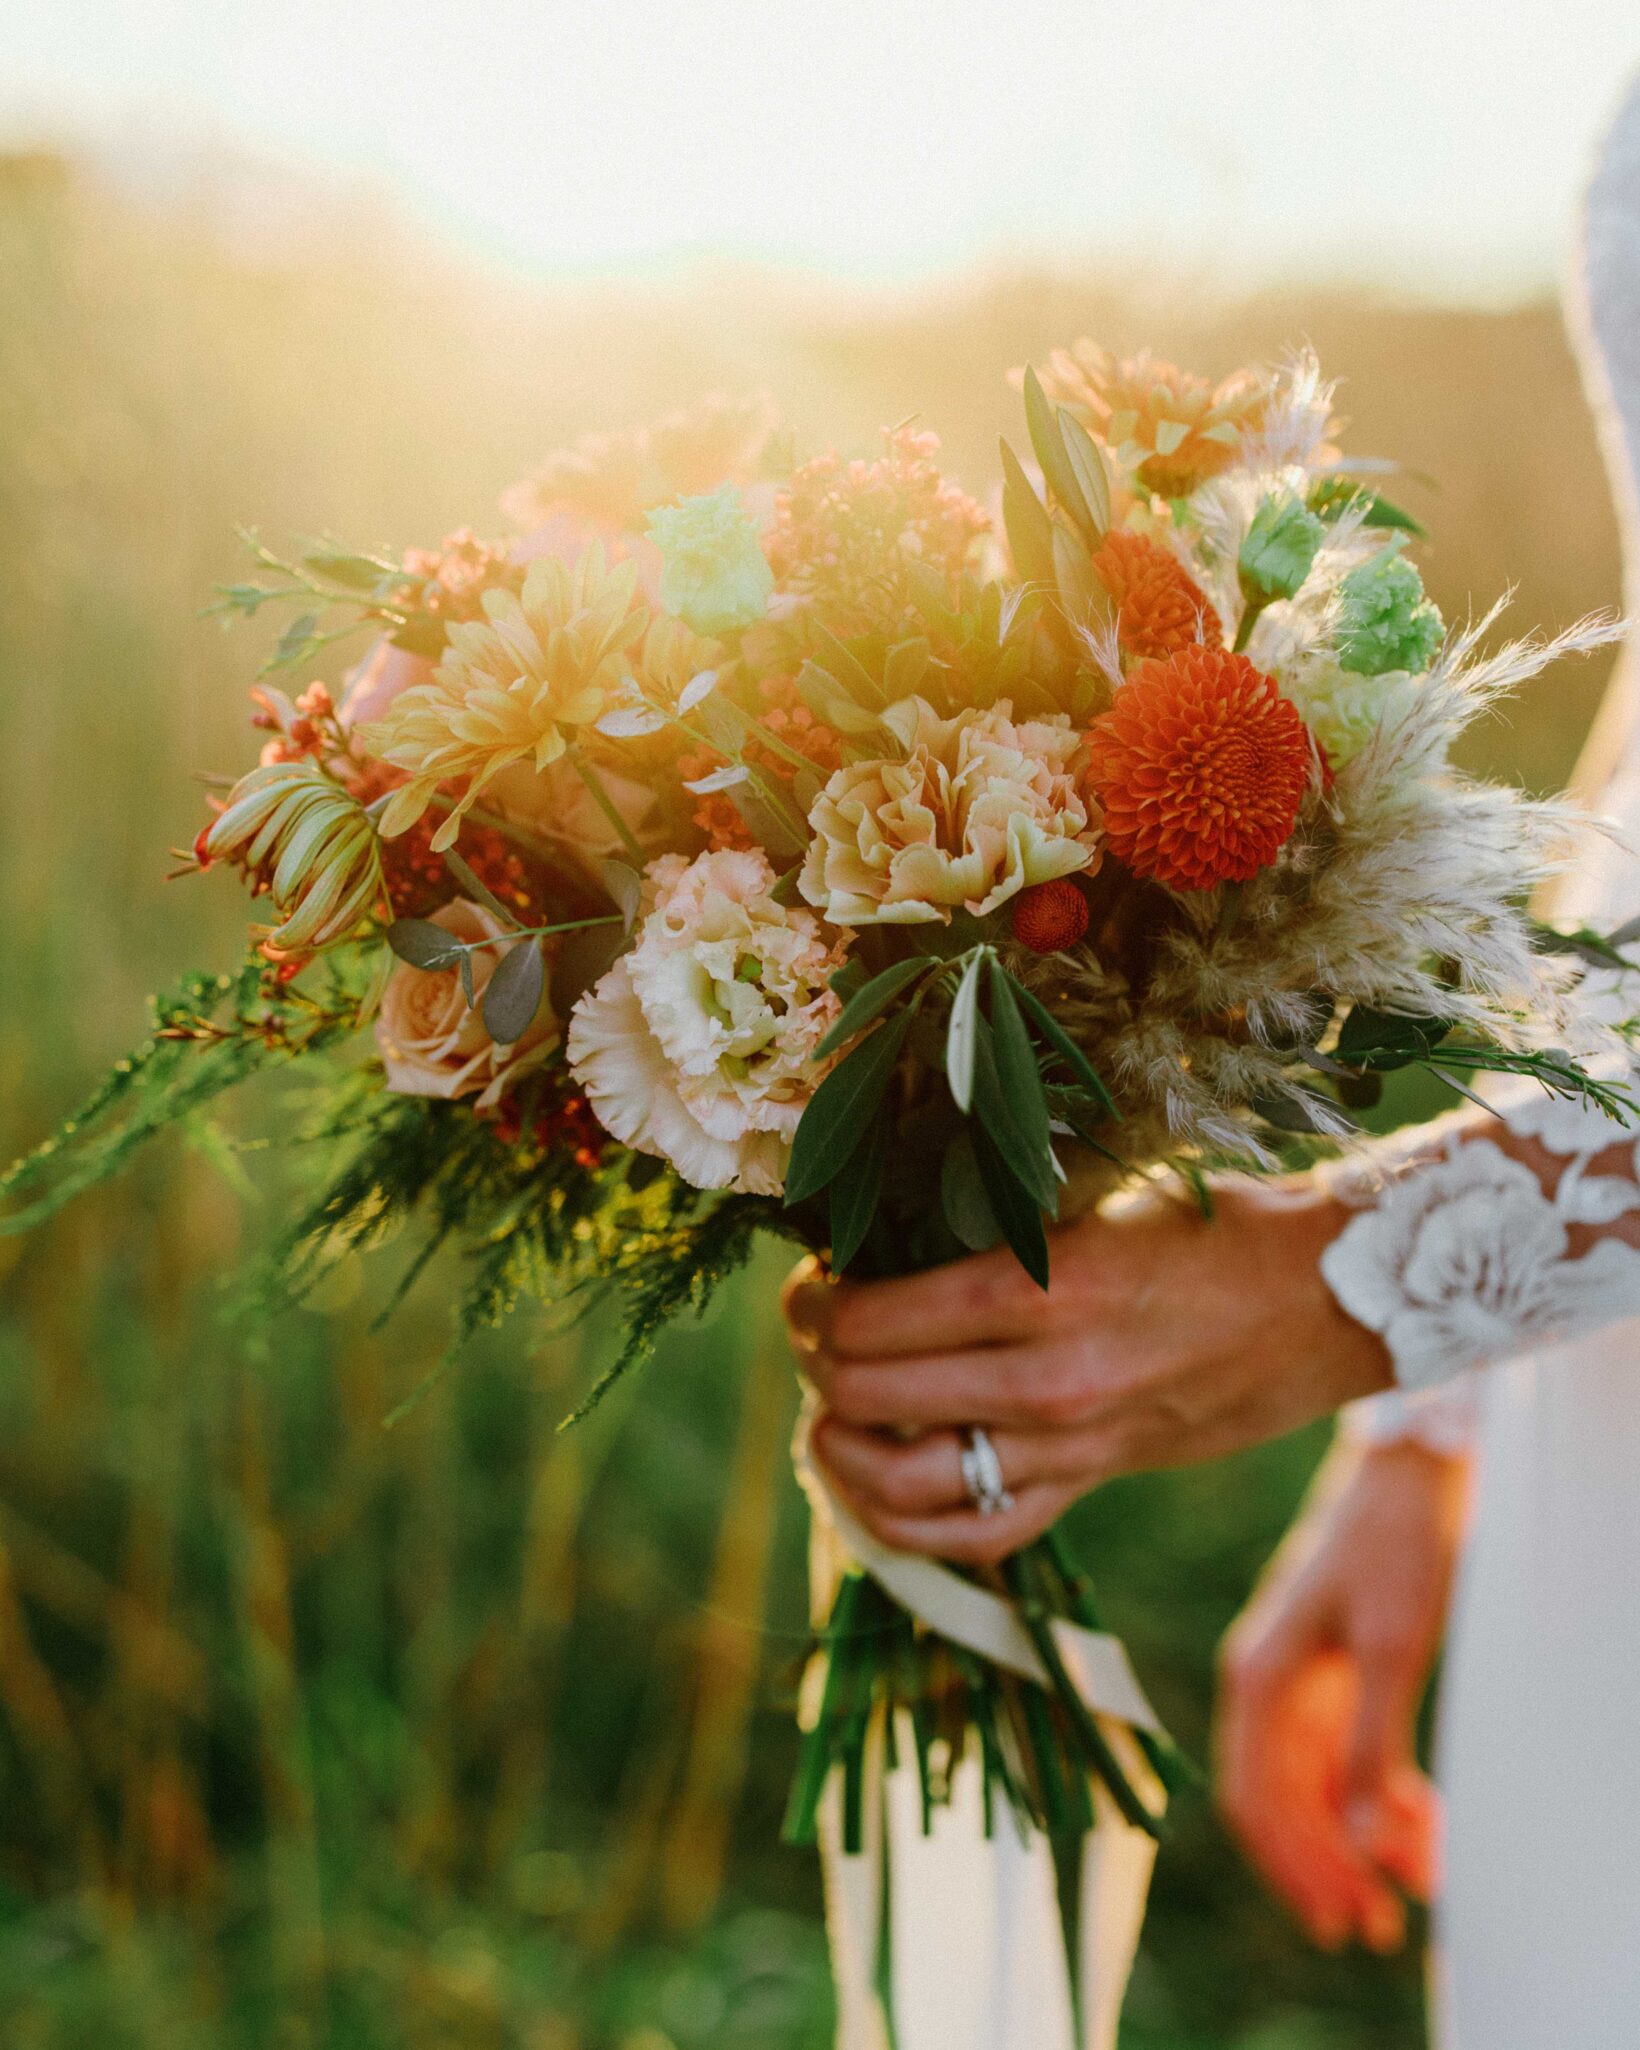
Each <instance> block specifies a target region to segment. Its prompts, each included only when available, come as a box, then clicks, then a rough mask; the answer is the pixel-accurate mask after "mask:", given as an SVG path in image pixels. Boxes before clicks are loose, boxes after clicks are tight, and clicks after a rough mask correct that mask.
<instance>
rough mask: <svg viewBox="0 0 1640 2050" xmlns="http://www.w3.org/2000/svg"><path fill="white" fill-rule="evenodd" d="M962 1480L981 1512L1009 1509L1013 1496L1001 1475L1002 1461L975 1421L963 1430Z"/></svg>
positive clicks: (983, 1513)
mask: <svg viewBox="0 0 1640 2050" xmlns="http://www.w3.org/2000/svg"><path fill="white" fill-rule="evenodd" d="M962 1484H963V1486H964V1488H966V1489H967V1491H968V1499H969V1501H970V1502H972V1503H973V1505H974V1507H975V1508H976V1509H977V1510H978V1511H979V1513H980V1515H981V1516H995V1515H996V1514H997V1513H998V1511H999V1510H1003V1509H1011V1508H1012V1507H1013V1506H1014V1498H1013V1496H1012V1495H1010V1494H1009V1492H1008V1484H1007V1482H1006V1481H1004V1480H1003V1478H1002V1461H1001V1460H1000V1459H998V1457H997V1448H996V1447H995V1446H994V1445H993V1444H992V1443H991V1440H990V1437H989V1436H988V1434H987V1433H986V1432H984V1431H982V1430H981V1429H980V1427H979V1426H978V1424H974V1425H973V1426H971V1427H970V1428H969V1429H968V1430H966V1431H964V1432H963V1433H962Z"/></svg>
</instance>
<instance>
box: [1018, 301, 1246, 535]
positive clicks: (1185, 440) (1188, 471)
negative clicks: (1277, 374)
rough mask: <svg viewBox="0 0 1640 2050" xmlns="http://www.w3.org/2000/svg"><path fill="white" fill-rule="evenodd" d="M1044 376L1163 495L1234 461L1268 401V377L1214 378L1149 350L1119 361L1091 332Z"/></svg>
mask: <svg viewBox="0 0 1640 2050" xmlns="http://www.w3.org/2000/svg"><path fill="white" fill-rule="evenodd" d="M1042 384H1043V389H1044V390H1045V391H1046V392H1047V394H1048V396H1049V397H1050V398H1052V399H1057V400H1058V401H1059V403H1060V404H1061V405H1062V406H1068V407H1069V408H1070V410H1071V411H1072V412H1073V413H1075V414H1076V415H1077V416H1078V418H1080V419H1081V421H1082V422H1083V424H1084V425H1085V426H1086V427H1088V428H1090V429H1091V430H1092V432H1093V433H1095V434H1097V435H1098V436H1099V437H1100V439H1101V440H1103V441H1105V442H1106V443H1108V444H1109V446H1110V448H1111V449H1112V451H1113V452H1114V453H1115V455H1116V456H1117V458H1118V460H1119V461H1120V462H1121V463H1122V464H1123V466H1124V467H1125V468H1126V469H1128V470H1130V471H1131V472H1132V473H1133V475H1134V476H1135V477H1136V478H1137V479H1138V481H1139V482H1140V483H1141V484H1142V485H1143V486H1144V487H1145V489H1146V490H1147V491H1154V492H1156V493H1157V495H1158V496H1159V497H1162V498H1185V497H1188V496H1189V494H1190V493H1191V492H1192V491H1194V490H1195V489H1196V486H1197V485H1198V484H1205V483H1206V482H1207V480H1208V478H1209V477H1216V476H1217V475H1218V473H1219V472H1220V471H1221V470H1224V469H1228V468H1229V466H1230V464H1231V463H1232V462H1233V461H1234V460H1235V455H1236V450H1237V449H1238V448H1239V446H1240V445H1241V438H1242V436H1243V435H1244V434H1245V433H1247V432H1248V431H1249V430H1250V429H1252V428H1256V427H1257V426H1259V425H1260V424H1261V422H1262V421H1263V418H1264V413H1265V408H1266V407H1267V406H1268V404H1269V401H1270V387H1269V384H1268V382H1267V381H1266V380H1265V379H1263V378H1261V377H1256V376H1254V375H1253V374H1252V373H1251V372H1249V371H1238V372H1237V373H1236V374H1235V376H1233V377H1227V378H1225V379H1224V380H1223V381H1222V382H1221V383H1219V384H1216V385H1215V384H1209V382H1208V381H1207V379H1206V378H1205V377H1198V376H1196V375H1195V374H1194V373H1193V372H1192V371H1188V370H1180V369H1179V368H1178V367H1177V365H1176V364H1172V363H1164V362H1162V361H1161V360H1160V358H1158V357H1155V356H1152V355H1151V354H1150V353H1149V352H1148V351H1146V352H1145V353H1144V354H1142V355H1138V356H1130V357H1127V358H1126V359H1124V360H1123V361H1120V362H1119V361H1118V360H1117V359H1116V358H1115V357H1114V356H1112V355H1110V354H1109V353H1108V351H1106V350H1104V349H1100V348H1097V347H1096V346H1095V345H1094V344H1093V343H1092V342H1090V341H1085V340H1084V341H1079V342H1073V343H1072V344H1071V346H1070V348H1068V349H1055V350H1054V352H1053V355H1052V357H1051V358H1050V359H1049V363H1048V368H1047V370H1046V371H1045V372H1044V373H1043V377H1042Z"/></svg>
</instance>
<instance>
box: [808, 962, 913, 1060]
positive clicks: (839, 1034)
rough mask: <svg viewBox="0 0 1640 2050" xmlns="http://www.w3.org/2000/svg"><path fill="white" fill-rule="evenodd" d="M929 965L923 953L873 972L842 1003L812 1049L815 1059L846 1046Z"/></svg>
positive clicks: (822, 1057) (821, 1058)
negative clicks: (813, 1049) (827, 1028)
mask: <svg viewBox="0 0 1640 2050" xmlns="http://www.w3.org/2000/svg"><path fill="white" fill-rule="evenodd" d="M930 966H931V963H930V962H929V961H928V959H927V957H926V956H923V957H921V958H919V957H917V956H915V955H914V956H912V957H911V958H910V959H909V960H905V961H896V962H895V963H894V964H893V965H892V967H888V968H885V969H884V970H883V972H882V974H881V975H874V976H873V977H872V978H871V980H870V981H869V982H868V983H867V984H866V985H865V987H864V988H863V989H860V990H856V992H855V993H854V995H853V996H851V997H850V998H849V999H848V1001H847V1002H846V1003H845V1004H844V1005H843V1013H842V1016H841V1017H840V1018H839V1019H838V1020H837V1023H836V1024H835V1025H834V1026H833V1027H832V1028H831V1030H830V1031H829V1032H828V1033H827V1034H826V1036H825V1038H824V1039H822V1040H821V1042H820V1044H819V1046H817V1047H816V1048H815V1055H816V1058H817V1059H820V1060H824V1059H825V1058H826V1057H827V1056H828V1055H830V1054H834V1053H836V1052H837V1051H838V1049H839V1048H840V1047H845V1046H847V1045H848V1043H849V1041H850V1040H851V1039H853V1038H854V1036H855V1035H856V1033H860V1032H864V1030H865V1029H866V1027H867V1026H868V1025H869V1024H870V1023H871V1022H872V1020H873V1019H874V1018H876V1017H878V1016H880V1015H881V1013H882V1012H884V1011H886V1010H887V1009H888V1007H889V1005H890V1004H891V1003H893V1001H894V999H895V998H896V997H897V996H898V995H899V994H900V992H901V990H903V989H905V988H907V987H908V986H909V985H910V984H911V983H913V982H915V981H916V980H917V978H918V977H919V976H921V975H926V974H927V973H928V970H929V967H930Z"/></svg>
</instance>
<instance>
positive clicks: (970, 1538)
mask: <svg viewBox="0 0 1640 2050" xmlns="http://www.w3.org/2000/svg"><path fill="white" fill-rule="evenodd" d="M844 1493H845V1494H847V1493H848V1491H847V1489H845V1490H844ZM848 1500H849V1504H850V1506H851V1507H852V1508H853V1509H854V1511H855V1513H856V1514H857V1515H858V1516H859V1518H860V1521H861V1522H862V1523H863V1524H864V1525H865V1526H866V1528H867V1530H869V1531H870V1532H871V1534H872V1536H873V1537H876V1538H879V1539H880V1540H881V1541H882V1542H883V1543H884V1544H885V1545H892V1546H893V1548H894V1549H895V1551H897V1552H922V1553H924V1554H926V1555H927V1556H928V1557H929V1558H933V1559H950V1560H953V1561H954V1562H955V1563H957V1564H958V1565H963V1566H994V1565H995V1564H996V1563H997V1561H998V1560H999V1559H1006V1558H1007V1557H1008V1555H1009V1553H1010V1552H1017V1551H1018V1550H1019V1549H1020V1547H1021V1546H1022V1545H1028V1544H1029V1543H1030V1542H1031V1540H1032V1538H1035V1537H1040V1536H1041V1535H1042V1533H1043V1531H1045V1530H1046V1529H1047V1528H1048V1526H1049V1524H1050V1523H1052V1522H1053V1521H1054V1520H1055V1519H1056V1518H1057V1517H1058V1516H1059V1515H1060V1514H1061V1513H1062V1512H1063V1510H1064V1509H1065V1507H1066V1505H1067V1503H1068V1502H1069V1500H1070V1496H1069V1495H1068V1494H1067V1493H1066V1491H1065V1489H1064V1488H1063V1487H1057V1486H1054V1485H1053V1484H1051V1483H1049V1482H1045V1481H1038V1482H1035V1483H1033V1484H1032V1485H1031V1486H1029V1487H1024V1488H1020V1489H1018V1490H1017V1491H1016V1493H1015V1495H1014V1500H1013V1506H1012V1507H1011V1508H1008V1509H998V1510H996V1511H995V1512H994V1513H993V1514H991V1515H989V1516H982V1515H981V1514H980V1512H979V1511H978V1510H977V1509H966V1508H965V1509H956V1510H951V1511H948V1512H947V1513H946V1514H945V1515H943V1516H913V1515H903V1514H901V1513H899V1512H898V1511H895V1510H892V1509H885V1508H883V1507H882V1506H881V1505H880V1504H878V1503H876V1502H871V1501H863V1500H860V1499H858V1498H856V1497H855V1496H853V1495H848Z"/></svg>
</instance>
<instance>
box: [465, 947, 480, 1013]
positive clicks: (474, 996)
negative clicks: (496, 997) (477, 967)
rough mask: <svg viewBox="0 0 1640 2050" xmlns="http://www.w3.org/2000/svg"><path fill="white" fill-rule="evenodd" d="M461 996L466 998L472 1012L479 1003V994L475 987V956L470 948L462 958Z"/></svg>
mask: <svg viewBox="0 0 1640 2050" xmlns="http://www.w3.org/2000/svg"><path fill="white" fill-rule="evenodd" d="M461 994H462V995H463V996H464V997H465V998H466V1000H467V1008H468V1010H469V1011H470V1010H471V1009H472V1008H473V1006H474V1004H476V1003H477V1002H478V992H477V990H475V989H474V987H473V955H472V949H471V948H470V947H469V948H467V949H466V950H465V951H464V952H463V954H462V956H461Z"/></svg>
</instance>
